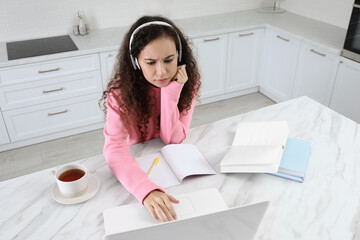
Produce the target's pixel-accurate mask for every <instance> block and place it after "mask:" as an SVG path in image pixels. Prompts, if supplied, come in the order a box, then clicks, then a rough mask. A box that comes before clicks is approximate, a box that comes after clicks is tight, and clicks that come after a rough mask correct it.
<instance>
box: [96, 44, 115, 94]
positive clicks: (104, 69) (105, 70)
mask: <svg viewBox="0 0 360 240" xmlns="http://www.w3.org/2000/svg"><path fill="white" fill-rule="evenodd" d="M116 56H117V50H116V51H108V52H102V53H100V64H101V77H102V82H103V89H104V90H106V87H107V85H108V83H109V82H110V78H111V77H112V74H113V71H114V64H115V62H116Z"/></svg>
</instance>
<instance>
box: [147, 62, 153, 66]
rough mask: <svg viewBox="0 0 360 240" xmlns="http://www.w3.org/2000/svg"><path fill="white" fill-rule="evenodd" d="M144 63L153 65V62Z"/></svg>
mask: <svg viewBox="0 0 360 240" xmlns="http://www.w3.org/2000/svg"><path fill="white" fill-rule="evenodd" d="M146 64H148V65H154V64H155V62H146Z"/></svg>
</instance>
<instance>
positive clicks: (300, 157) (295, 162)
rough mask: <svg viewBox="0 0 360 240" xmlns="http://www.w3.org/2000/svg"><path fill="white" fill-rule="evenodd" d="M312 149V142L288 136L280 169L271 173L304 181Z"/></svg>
mask: <svg viewBox="0 0 360 240" xmlns="http://www.w3.org/2000/svg"><path fill="white" fill-rule="evenodd" d="M310 150H311V145H310V142H307V141H303V140H299V139H295V138H288V139H287V141H286V145H285V149H284V153H283V155H282V158H281V162H280V166H279V170H278V172H277V173H270V174H272V175H275V176H279V177H283V178H288V179H291V180H294V181H298V182H303V181H304V178H305V174H306V169H307V166H308V162H309V158H310Z"/></svg>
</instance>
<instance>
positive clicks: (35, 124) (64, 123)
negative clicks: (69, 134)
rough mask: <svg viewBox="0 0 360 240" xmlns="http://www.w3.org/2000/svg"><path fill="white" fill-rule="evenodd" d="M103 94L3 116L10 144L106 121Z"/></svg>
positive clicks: (12, 112) (31, 108)
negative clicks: (102, 107) (101, 97)
mask: <svg viewBox="0 0 360 240" xmlns="http://www.w3.org/2000/svg"><path fill="white" fill-rule="evenodd" d="M99 99H100V94H99V93H97V94H92V95H86V96H82V97H78V98H71V99H66V100H62V101H58V102H52V103H46V104H39V105H34V106H31V107H27V108H20V109H14V110H10V111H6V112H4V113H3V114H4V119H5V122H6V126H7V129H8V132H9V135H10V139H11V141H12V142H13V141H19V140H25V139H29V138H33V137H39V136H43V135H47V134H52V133H56V132H60V131H64V130H68V129H72V128H78V127H82V126H86V125H90V124H95V123H98V122H101V121H103V119H104V114H103V112H102V111H101V110H100V108H99V106H98V100H99Z"/></svg>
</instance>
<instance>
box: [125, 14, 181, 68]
mask: <svg viewBox="0 0 360 240" xmlns="http://www.w3.org/2000/svg"><path fill="white" fill-rule="evenodd" d="M149 25H163V26H168V27H171V28H172V29H174V27H173V26H171V25H170V24H169V23H167V22H163V21H152V22H147V23H144V24H141V25H140V26H138V27H137V28H136V29H135V30H134V31H133V33H132V34H131V36H130V41H129V52H130V58H131V62H132V64H133V66H134V69H135V70H136V68H138V69H140V66H139V63H138V60H137V58H136V57H135V58H134V57H133V56H132V55H131V44H132V41H133V38H134V35H135V34H136V33H137V32H138V31H139V30H140V29H142V28H143V27H146V26H149ZM174 31H175V33H176V36H177V38H178V42H179V51H178V61H179V62H181V55H182V47H181V40H180V37H179V35H178V33H177V32H176V30H175V29H174Z"/></svg>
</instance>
